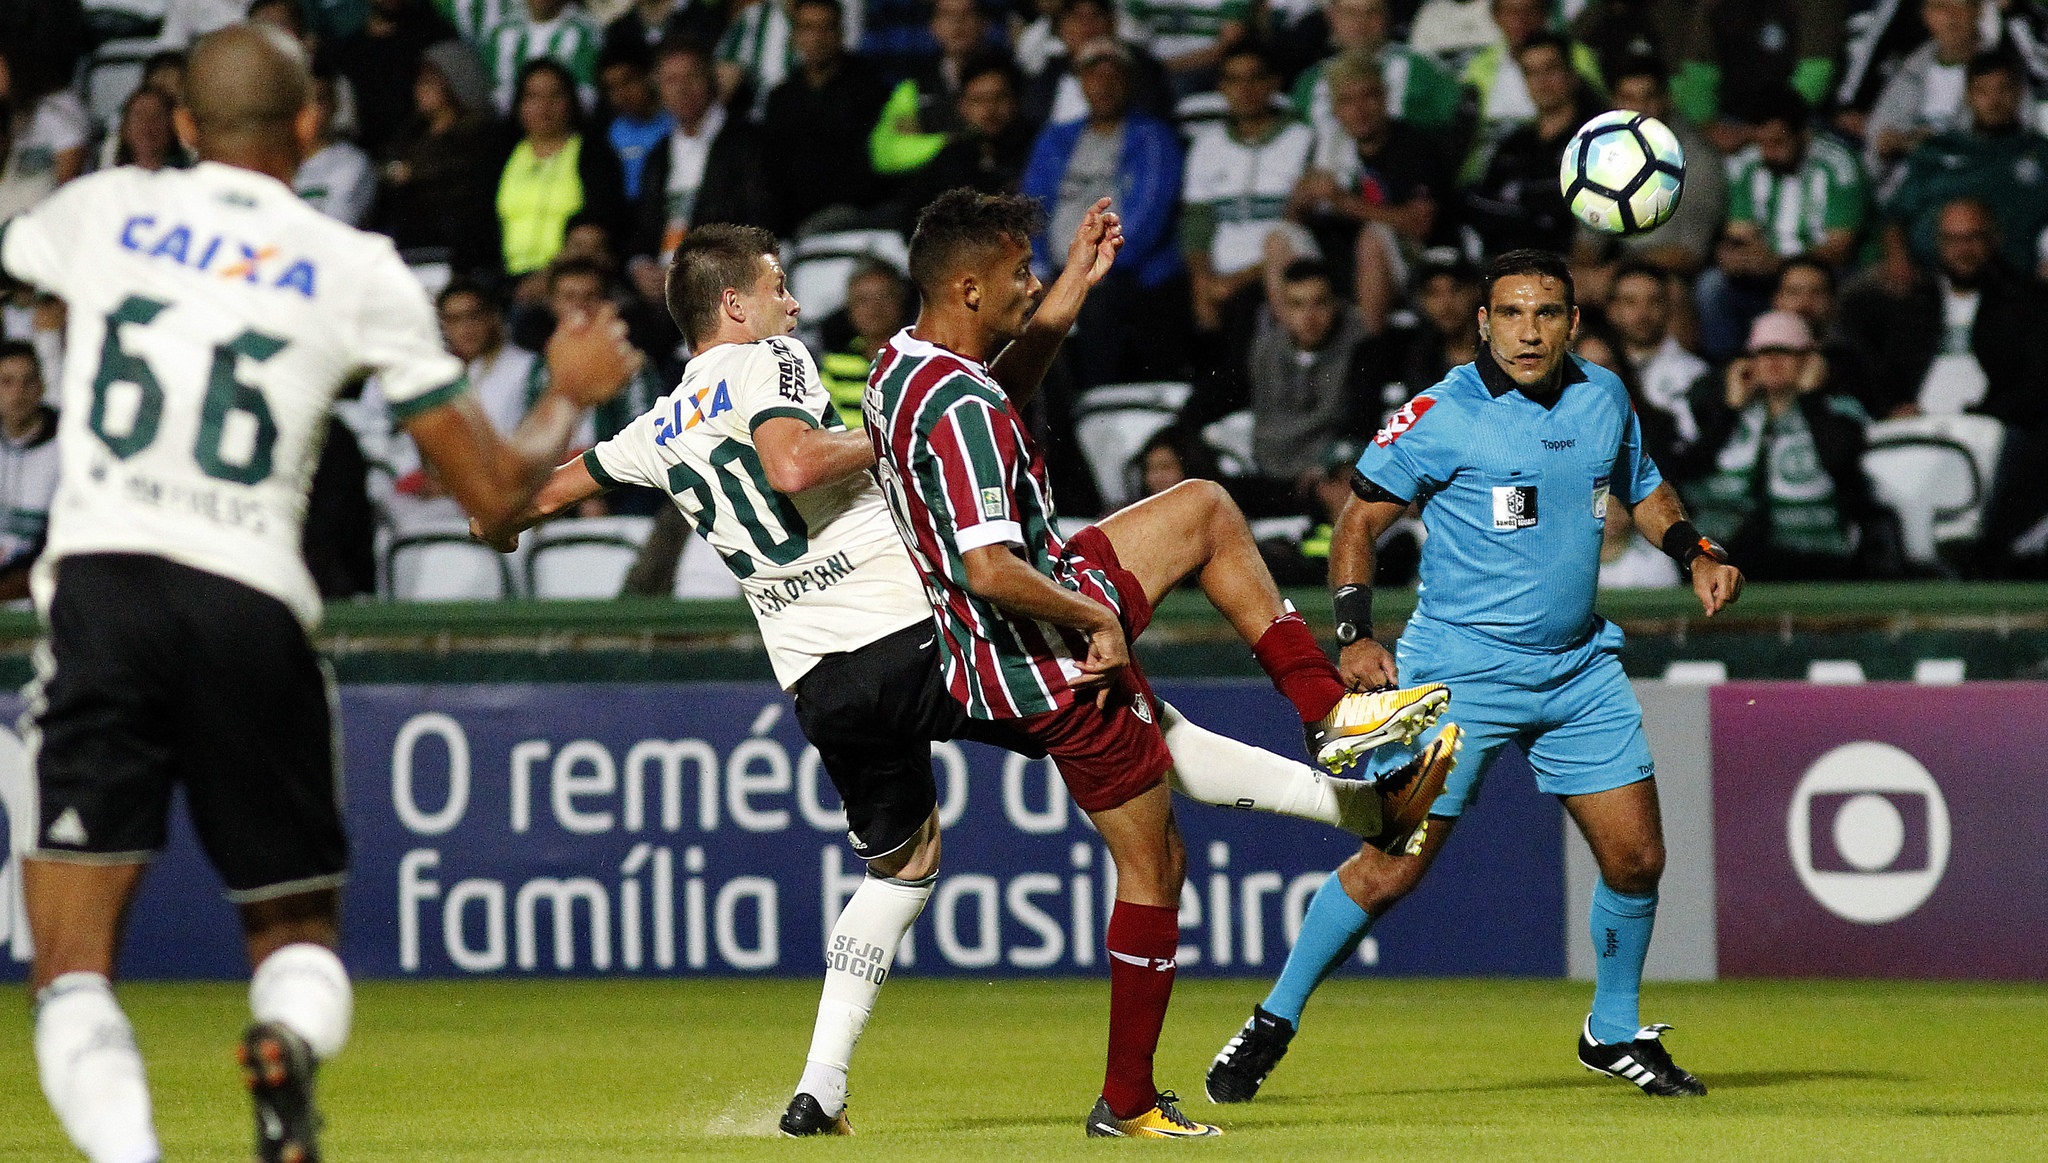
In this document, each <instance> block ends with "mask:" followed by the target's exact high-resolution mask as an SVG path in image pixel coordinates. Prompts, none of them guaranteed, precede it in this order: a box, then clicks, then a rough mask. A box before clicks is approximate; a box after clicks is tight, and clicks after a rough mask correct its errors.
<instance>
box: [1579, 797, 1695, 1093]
mask: <svg viewBox="0 0 2048 1163" xmlns="http://www.w3.org/2000/svg"><path fill="white" fill-rule="evenodd" d="M1562 798H1563V800H1564V806H1565V810H1566V811H1567V812H1570V813H1571V817H1572V820H1573V821H1574V822H1576V823H1577V824H1578V826H1579V831H1580V832H1581V833H1583V834H1584V835H1585V837H1586V843H1587V844H1588V845H1589V846H1590V847H1591V848H1592V849H1593V859H1594V861H1595V863H1597V864H1598V865H1599V867H1600V882H1599V883H1598V884H1596V885H1594V886H1593V906H1592V909H1591V910H1590V913H1589V915H1588V917H1587V924H1588V926H1589V927H1590V929H1591V930H1592V937H1593V950H1594V952H1595V953H1596V954H1597V955H1598V956H1597V961H1596V964H1595V969H1594V974H1593V1010H1592V1013H1590V1014H1589V1015H1587V1017H1586V1023H1585V1026H1584V1027H1583V1028H1582V1029H1581V1030H1580V1033H1579V1062H1580V1063H1581V1064H1582V1065H1584V1066H1585V1067H1586V1069H1588V1070H1592V1071H1597V1072H1599V1073H1601V1074H1608V1075H1612V1076H1613V1077H1616V1078H1621V1079H1624V1080H1626V1081H1628V1082H1632V1083H1634V1084H1635V1085H1636V1086H1638V1087H1641V1088H1642V1091H1643V1093H1645V1094H1649V1095H1654V1096H1657V1097H1660V1098H1676V1097H1687V1096H1694V1095H1702V1094H1705V1093H1706V1092H1707V1088H1706V1086H1705V1085H1704V1084H1702V1083H1701V1082H1700V1080H1699V1079H1697V1078H1695V1077H1693V1076H1692V1074H1691V1073H1689V1072H1688V1071H1686V1070H1685V1069H1684V1068H1683V1067H1681V1066H1679V1065H1678V1064H1677V1063H1676V1062H1673V1061H1672V1060H1671V1054H1670V1052H1669V1051H1668V1050H1666V1049H1665V1048H1664V1043H1663V1038H1662V1035H1663V1033H1664V1031H1666V1030H1668V1029H1670V1028H1671V1027H1669V1026H1666V1025H1662V1024H1659V1025H1651V1026H1645V1025H1643V1024H1642V1014H1641V1012H1640V1007H1639V1000H1640V998H1641V995H1642V986H1643V962H1644V960H1645V959H1646V958H1647V957H1648V956H1649V952H1650V934H1651V931H1652V930H1653V929H1654V928H1655V926H1656V921H1657V882H1658V880H1659V879H1660V878H1661V877H1662V875H1663V872H1664V835H1663V826H1662V817H1661V815H1660V814H1659V811H1658V806H1657V781H1656V780H1654V779H1643V780H1638V781H1636V782H1635V783H1631V784H1626V785H1623V786H1621V787H1617V788H1612V789H1610V790H1607V791H1601V792H1593V793H1591V794H1588V795H1575V796H1564V797H1562Z"/></svg>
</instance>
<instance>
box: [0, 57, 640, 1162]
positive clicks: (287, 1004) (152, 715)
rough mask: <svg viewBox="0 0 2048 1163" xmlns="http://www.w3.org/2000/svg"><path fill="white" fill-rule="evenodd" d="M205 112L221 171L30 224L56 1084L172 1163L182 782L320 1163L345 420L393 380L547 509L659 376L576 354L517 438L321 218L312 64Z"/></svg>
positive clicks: (200, 113) (234, 89)
mask: <svg viewBox="0 0 2048 1163" xmlns="http://www.w3.org/2000/svg"><path fill="white" fill-rule="evenodd" d="M185 93H186V100H187V102H188V104H187V107H185V108H181V109H179V110H178V111H177V113H176V117H177V120H178V125H179V130H180V132H181V133H182V134H183V135H184V136H185V138H186V140H188V141H191V142H194V143H195V144H196V146H197V148H198V152H199V157H200V159H201V160H200V163H199V164H198V165H197V166H195V167H193V168H192V169H189V170H165V171H162V172H160V173H151V172H149V171H145V170H139V169H131V168H123V169H116V170H109V171H107V172H105V173H102V174H96V175H93V176H91V177H87V178H81V179H79V180H78V181H75V182H72V183H70V184H69V185H66V186H65V187H64V188H63V189H61V190H59V191H57V192H56V193H55V194H53V195H51V196H50V198H49V199H47V200H46V201H44V202H42V203H41V204H40V205H38V206H37V207H36V208H34V209H33V210H30V211H29V212H28V213H26V214H24V215H22V216H20V217H18V218H15V219H13V220H12V221H10V222H8V223H6V224H5V225H4V226H0V267H4V268H5V269H6V270H7V272H8V273H10V274H12V275H14V276H16V277H18V278H20V279H23V280H25V281H27V282H30V283H34V284H37V285H38V286H41V287H44V288H47V289H48V290H50V291H51V292H53V293H55V294H57V295H59V296H61V297H62V298H63V299H64V301H65V303H66V304H67V305H68V306H69V308H70V323H69V324H68V328H69V331H68V334H67V335H66V343H67V346H68V349H69V355H68V356H67V358H66V359H65V361H64V382H63V398H64V406H63V409H62V418H61V420H60V422H59V431H58V437H57V439H58V444H59V450H60V451H59V455H60V460H61V466H60V469H59V477H58V485H57V494H56V500H55V503H54V506H53V508H52V511H51V513H50V525H49V543H48V548H47V550H46V551H45V552H44V554H43V557H42V559H41V561H40V562H38V564H37V565H36V568H35V572H34V577H33V579H32V587H33V590H34V595H35V599H36V605H37V608H38V609H39V611H40V612H41V614H42V616H43V619H44V622H45V627H46V634H47V637H46V639H45V641H44V643H43V645H42V646H41V647H40V648H39V649H38V651H37V657H36V664H37V683H36V686H35V687H34V688H33V689H32V690H31V692H30V697H29V713H28V716H27V719H26V723H25V730H26V732H27V734H28V738H29V741H30V745H31V748H32V754H34V755H35V767H36V782H37V787H38V789H39V793H40V798H41V815H40V818H39V820H38V823H37V831H36V844H35V847H34V848H33V849H32V850H30V851H29V852H28V853H27V854H26V858H25V860H24V862H23V886H24V889H25V893H26V898H27V905H28V917H29V926H30V932H31V934H32V936H33V938H34V942H35V964H34V968H33V971H32V974H31V977H30V982H31V987H32V988H33V989H34V990H35V991H36V995H35V996H36V1007H35V1056H36V1063H37V1066H38V1067H39V1069H40V1072H41V1078H42V1085H43V1093H44V1094H45V1095H47V1096H48V1097H49V1100H50V1106H51V1107H52V1109H53V1110H55V1112H56V1115H57V1119H58V1121H59V1122H60V1123H61V1124H63V1127H64V1130H65V1132H66V1133H67V1134H69V1135H70V1137H71V1140H72V1141H73V1142H74V1143H76V1144H77V1145H78V1147H79V1149H81V1150H82V1151H84V1152H85V1154H86V1155H87V1157H89V1158H90V1159H92V1160H93V1161H94V1163H150V1161H152V1160H155V1159H156V1158H157V1157H158V1154H159V1152H158V1145H157V1139H156V1131H155V1128H154V1125H153V1122H152V1119H151V1114H150V1101H149V1091H148V1087H147V1084H146V1082H145V1079H144V1073H143V1065H142V1057H141V1054H140V1052H139V1051H138V1049H137V1047H136V1043H135V1035H134V1031H133V1030H132V1028H131V1027H130V1026H129V1023H128V1018H127V1016H126V1015H125V1014H123V1013H122V1011H121V1007H120V1005H119V1004H118V1003H117V1002H116V1001H115V998H114V992H113V988H112V986H111V984H110V980H111V978H112V976H113V972H114V955H115V949H116V947H117V945H118V939H119V936H120V930H121V921H122V917H123V916H124V914H125V913H126V910H127V908H128V905H129V903H130V902H131V901H132V900H133V899H134V896H135V891H136V888H137V886H138V885H140V883H141V881H142V874H143V871H144V869H145V868H146V867H147V865H148V863H149V860H150V858H151V857H152V856H153V855H154V854H155V852H156V851H157V850H158V849H160V848H161V847H162V846H163V844H164V838H165V826H166V816H167V814H168V812H169V808H170V797H171V789H172V787H173V785H182V786H183V788H184V789H185V797H186V802H187V805H188V806H189V808H190V810H191V816H192V823H193V826H194V829H195V831H197V833H198V835H199V842H200V845H201V846H202V847H203V848H204V849H205V851H206V855H207V857H208V859H209V860H210V861H211V862H212V863H213V866H214V868H215V869H216V870H218V871H219V873H220V875H221V879H222V880H223V881H224V882H226V885H227V889H228V898H229V899H230V900H232V901H233V902H235V904H236V906H237V907H238V909H239V910H240V914H241V922H242V930H243V934H244V937H245V938H246V942H247V949H248V955H249V962H250V964H251V965H252V966H253V967H254V971H255V972H254V977H253V979H252V980H251V982H250V985H249V1008H250V1011H251V1013H252V1015H253V1016H254V1019H255V1020H254V1022H253V1024H251V1025H250V1026H249V1027H248V1029H247V1031H246V1032H245V1034H244V1035H243V1039H242V1043H241V1055H242V1060H243V1062H244V1065H245V1072H246V1080H247V1082H248V1085H249V1088H250V1091H251V1093H252V1096H253V1098H254V1104H255V1115H256V1146H257V1155H258V1156H259V1158H260V1159H262V1160H264V1161H265V1163H277V1161H282V1160H291V1161H296V1163H311V1161H313V1160H317V1159H318V1157H319V1148H318V1143H317V1141H316V1131H317V1128H318V1122H319V1120H318V1117H317V1115H316V1114H315V1111H314V1108H313V1076H314V1071H315V1067H316V1065H317V1064H318V1063H319V1062H321V1061H323V1060H325V1059H327V1058H330V1057H332V1056H333V1055H334V1054H335V1052H336V1051H338V1050H340V1049H341V1045H342V1042H343V1040H344V1039H345V1038H346V1037H347V1035H348V1028H349V1018H350V1011H351V1008H352V1002H351V993H350V987H349V980H348V974H347V972H346V971H345V970H344V969H343V967H342V963H341V960H340V958H338V957H337V956H336V955H335V952H334V950H335V947H336V941H337V932H336V916H337V910H338V907H339V902H340V885H341V883H342V879H343V876H344V872H345V869H346V866H347V845H346V841H345V838H344V836H343V833H342V822H341V813H340V808H339V805H338V803H337V801H336V796H337V792H338V790H339V788H338V786H337V783H336V771H335V754H334V723H333V719H332V708H331V698H332V690H331V687H330V685H329V682H328V681H327V679H326V678H325V677H324V674H323V670H322V667H321V665H320V663H319V661H318V660H317V659H316V658H315V657H314V654H313V650H312V647H311V644H310V642H309V641H308V638H307V634H308V632H309V630H310V629H311V628H312V627H313V626H314V625H315V623H317V621H318V620H319V617H320V598H319V594H318V593H317V591H316V590H315V589H314V586H313V579H312V578H311V577H310V576H309V575H308V574H307V572H306V566H305V564H304V562H303V560H302V559H301V557H300V552H299V530H300V525H301V523H302V519H303V517H304V515H305V509H306V490H307V488H308V487H309V484H310V481H311V479H312V476H313V466H314V464H315V462H316V461H318V460H319V445H320V440H321V437H322V434H323V433H324V432H325V431H326V426H327V414H328V407H329V405H330V404H331V403H332V402H333V400H334V397H335V394H336V393H337V391H338V390H339V389H340V388H341V386H342V385H343V384H344V383H345V382H347V381H348V380H349V379H350V378H352V377H354V376H356V375H358V374H361V373H362V372H365V371H374V372H375V373H376V374H377V375H378V376H379V377H381V379H382V382H383V388H384V394H385V396H386V397H387V398H389V399H390V400H391V402H392V405H393V412H394V414H395V415H396V416H397V418H398V419H399V420H400V421H401V422H402V423H403V424H404V425H405V427H406V428H407V430H408V431H410V432H411V433H412V435H413V438H414V439H415V440H416V441H417V442H418V443H419V446H420V451H421V453H422V454H423V455H424V456H425V457H426V458H427V459H428V460H429V461H431V462H432V463H433V464H434V465H435V466H436V467H437V468H438V469H439V470H440V473H441V477H442V479H443V480H444V481H446V482H447V484H448V487H449V490H450V491H451V492H453V493H454V494H455V496H456V497H457V499H459V500H460V501H461V502H462V503H463V504H464V505H465V506H466V507H467V508H468V509H469V510H470V511H471V512H473V513H479V514H483V515H486V516H494V517H495V516H498V515H501V514H504V513H507V512H512V511H516V510H517V509H518V508H519V507H520V506H522V505H524V504H525V501H526V498H527V497H529V496H531V495H532V491H533V489H534V488H535V487H537V486H538V485H539V484H540V483H541V482H542V481H543V480H545V479H546V475H547V472H548V469H549V468H550V467H551V466H552V465H553V464H554V463H555V462H556V461H558V460H559V459H560V458H561V457H562V455H563V454H564V452H565V450H566V448H567V446H568V438H569V435H570V433H571V431H572V430H573V429H574V427H575V424H576V422H577V420H578V419H580V418H581V416H582V415H583V413H584V410H585V409H586V408H587V407H588V406H589V405H591V404H594V403H598V402H600V401H602V400H604V399H606V398H609V397H610V396H611V395H612V394H613V393H615V392H616V391H617V390H618V389H619V387H620V386H621V385H622V384H623V383H624V382H625V381H626V379H627V378H628V377H629V376H630V375H631V374H632V373H633V371H634V369H635V367H636V366H637V363H638V357H637V356H636V355H634V354H633V353H632V349H631V348H630V347H628V346H626V344H625V343H624V338H623V336H624V328H623V326H622V325H620V324H618V322H617V321H616V320H615V319H611V318H609V317H605V318H593V319H586V320H582V321H579V322H577V323H574V324H572V325H571V326H570V328H569V329H568V330H567V331H566V332H562V333H558V339H557V341H556V342H553V343H551V344H550V345H549V352H548V362H549V366H550V367H551V368H552V369H553V370H554V381H553V388H552V389H551V391H550V392H549V394H548V395H546V396H544V397H543V398H542V399H541V400H540V401H539V402H538V403H537V404H536V405H535V407H534V409H533V411H532V413H531V414H529V415H528V417H527V419H526V421H525V422H524V423H523V424H522V426H521V427H520V429H519V430H518V431H517V432H516V433H514V434H513V436H512V437H511V438H510V439H509V441H501V440H500V439H499V438H498V437H497V436H496V435H494V432H493V429H492V427H491V424H490V422H489V421H488V420H486V419H485V418H484V415H483V413H482V411H481V410H480V409H478V407H477V406H476V403H475V402H474V400H473V399H471V397H470V396H469V395H468V393H467V392H466V391H465V390H464V383H463V379H462V365H461V364H459V363H457V362H456V361H455V359H454V358H453V357H451V356H449V355H448V354H447V353H446V352H444V351H443V350H442V348H441V339H440V335H439V332H438V330H437V328H436V327H435V321H434V312H433V308H432V307H431V306H430V305H429V304H428V302H427V296H426V293H425V291H424V290H422V289H421V287H420V285H419V283H418V282H417V281H415V280H414V279H413V277H412V275H411V274H410V273H409V272H408V271H407V270H406V268H405V264H404V263H402V262H401V261H399V258H398V254H397V252H396V251H395V250H393V249H392V246H391V242H390V240H388V239H385V238H380V237H377V236H375V235H368V234H363V233H359V232H358V231H356V230H354V229H352V228H350V227H347V226H344V225H342V224H340V223H338V222H335V221H333V220H331V219H329V218H326V217H324V216H322V215H321V214H320V213H318V212H317V211H315V210H313V209H311V208H310V207H308V206H307V205H306V204H305V203H304V202H302V201H301V200H300V199H299V197H298V196H297V195H296V194H294V193H293V192H292V188H291V186H290V185H289V184H288V183H289V182H290V180H291V177H292V174H293V171H294V170H295V169H296V168H297V166H298V164H299V162H300V160H301V159H302V158H303V157H304V156H305V154H306V151H307V149H308V148H309V147H310V145H311V144H312V143H313V141H314V140H315V136H316V133H317V131H318V129H319V114H318V113H317V112H316V111H315V109H314V106H313V103H312V100H311V93H312V81H311V78H310V77H309V76H308V74H307V71H306V64H305V61H304V59H303V57H302V56H301V55H300V50H299V48H298V46H297V44H296V43H294V42H293V41H291V40H290V39H289V38H288V37H286V36H285V35H284V34H282V33H280V32H278V31H276V30H275V29H273V28H271V27H270V26H268V25H248V26H237V27H232V28H228V29H225V30H222V31H220V32H216V33H214V34H212V35H210V36H208V37H206V38H205V39H204V40H202V41H200V42H199V44H198V46H197V47H196V48H195V49H194V50H193V53H192V57H191V62H190V64H189V65H188V66H187V68H186V72H185Z"/></svg>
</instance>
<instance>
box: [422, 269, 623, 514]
mask: <svg viewBox="0 0 2048 1163" xmlns="http://www.w3.org/2000/svg"><path fill="white" fill-rule="evenodd" d="M547 360H548V378H549V383H548V390H547V391H546V392H545V393H543V394H542V395H541V398H540V399H539V400H537V401H535V403H534V405H533V408H532V410H531V411H529V412H528V413H527V414H526V419H524V420H522V421H520V424H519V427H518V429H517V430H516V431H514V432H513V433H512V434H511V435H509V436H505V437H500V436H499V435H498V433H497V431H496V430H495V429H493V428H492V427H491V422H490V421H489V420H488V419H486V418H485V416H484V414H483V410H482V409H481V408H479V407H478V406H477V404H476V400H475V399H474V398H473V397H471V396H468V395H464V396H460V397H457V398H456V399H455V400H453V401H450V402H449V403H447V404H443V405H441V406H439V407H435V408H429V409H427V410H426V411H424V412H422V413H420V414H419V415H417V416H414V417H413V418H412V419H410V420H408V421H406V424H405V428H406V431H407V432H409V433H411V434H412V438H413V440H414V442H415V443H417V444H418V445H419V446H420V455H421V456H423V457H425V458H426V459H427V460H428V461H429V462H430V463H432V464H433V466H434V467H435V469H436V470H437V471H438V472H439V474H440V477H441V480H442V482H443V483H445V484H446V485H447V486H448V491H449V492H451V493H453V494H455V499H456V500H457V501H458V502H460V503H461V505H462V507H463V508H464V509H465V510H467V511H468V512H469V513H470V514H471V515H472V516H474V517H476V518H478V519H479V520H481V521H482V522H483V524H484V525H486V526H497V525H500V524H503V523H505V522H507V521H509V520H511V519H512V518H513V517H514V516H516V515H517V514H519V513H520V512H522V511H524V510H525V508H526V506H527V502H528V501H530V500H532V498H533V495H534V493H535V491H536V490H538V489H539V488H540V487H541V485H542V484H543V483H545V482H546V481H547V479H548V476H549V474H550V473H551V472H552V471H553V470H554V467H555V466H556V465H557V464H560V463H561V462H562V460H563V458H564V456H565V455H566V454H567V452H568V450H569V438H570V437H571V436H572V435H574V433H575V431H576V424H577V422H578V421H579V420H581V419H582V417H583V410H584V409H585V408H589V407H592V406H593V405H596V404H601V403H603V402H605V401H606V400H609V399H611V398H612V397H613V396H615V395H617V394H618V392H619V389H620V388H622V387H624V386H625V385H626V383H627V381H629V380H631V379H632V378H633V376H634V375H635V374H636V373H638V372H639V370H640V362H641V356H640V353H639V352H638V351H636V350H634V349H633V347H632V345H631V344H628V343H627V342H626V328H625V324H623V323H621V322H620V321H619V317H618V313H617V312H616V311H614V310H613V309H612V308H611V307H610V306H609V305H607V306H605V307H604V308H602V309H601V310H599V311H596V312H593V313H592V314H590V315H587V316H578V317H575V318H572V319H568V320H565V321H563V323H562V325H561V326H559V327H557V328H556V329H555V336H554V338H553V339H550V340H549V341H548V350H547Z"/></svg>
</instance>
